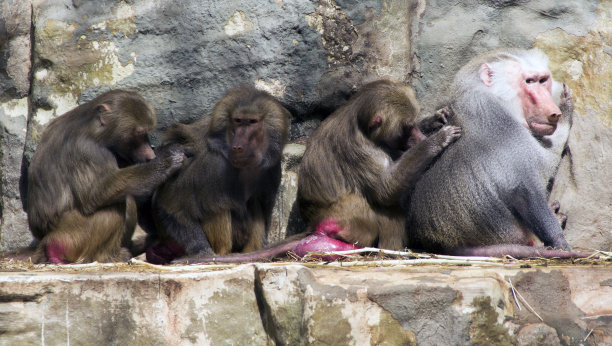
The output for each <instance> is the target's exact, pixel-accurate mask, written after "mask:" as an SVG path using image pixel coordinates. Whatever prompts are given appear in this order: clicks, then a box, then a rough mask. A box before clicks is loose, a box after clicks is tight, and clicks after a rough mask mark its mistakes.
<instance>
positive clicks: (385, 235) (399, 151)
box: [192, 80, 461, 262]
mask: <svg viewBox="0 0 612 346" xmlns="http://www.w3.org/2000/svg"><path fill="white" fill-rule="evenodd" d="M418 112H419V106H418V103H417V101H416V97H415V95H414V91H413V90H412V88H410V87H408V86H404V85H402V84H400V83H394V82H391V81H386V80H381V81H376V82H372V83H369V84H366V85H365V86H363V87H362V89H361V90H360V91H359V92H358V93H357V94H355V95H354V96H353V97H352V98H351V99H350V100H349V102H348V103H347V104H346V105H344V106H343V107H341V108H339V109H338V110H336V111H335V112H334V113H333V114H331V115H330V116H329V117H328V118H327V119H325V120H324V121H323V122H322V123H321V125H320V126H319V128H318V129H317V130H316V131H315V132H314V133H313V135H312V138H311V140H310V142H309V144H308V147H307V149H306V152H305V153H304V157H303V158H302V162H301V164H300V169H299V173H298V198H297V202H298V205H299V209H300V214H301V216H302V218H303V219H304V220H305V221H306V222H307V225H308V229H309V231H307V232H305V233H301V234H298V235H295V236H293V237H291V238H289V239H287V240H285V241H282V242H281V243H280V244H278V245H275V246H273V247H271V248H267V249H265V250H261V251H258V252H255V253H252V254H243V255H238V256H231V257H229V256H228V257H215V258H214V260H215V261H217V262H242V261H253V260H260V259H269V258H272V257H275V256H278V255H281V254H284V253H286V252H287V251H296V250H298V251H297V252H305V251H322V250H325V249H326V248H327V245H329V244H331V243H332V242H333V243H334V246H336V247H335V249H339V250H340V249H349V248H354V246H359V247H365V246H379V247H382V248H386V249H401V248H403V247H404V246H405V242H406V237H405V214H404V213H403V212H402V210H401V208H400V197H401V196H402V195H403V194H404V193H408V191H410V190H411V189H412V187H413V186H414V184H415V182H416V181H417V180H418V179H419V177H420V176H421V175H422V174H423V172H424V171H425V170H426V169H427V167H428V166H429V165H430V164H431V163H432V162H433V161H434V159H435V158H436V156H438V154H439V153H440V152H442V151H443V150H444V149H445V148H446V147H447V146H448V145H449V144H451V143H452V142H453V141H455V140H456V139H457V138H459V136H460V134H461V130H460V128H459V127H456V126H444V127H442V126H443V124H444V123H445V122H446V120H445V115H444V113H443V112H439V113H437V115H435V116H434V119H433V120H432V119H431V118H427V119H425V120H424V121H423V122H422V123H421V125H422V127H423V128H422V130H423V131H424V132H426V133H431V132H433V131H435V130H438V131H437V132H435V133H434V134H432V135H431V136H430V137H425V135H424V134H423V133H422V131H421V129H420V128H419V126H418V124H417V123H416V122H415V118H416V116H417V114H418ZM440 127H441V129H440ZM315 230H320V232H319V231H317V232H315ZM313 232H314V234H312V235H309V234H311V233H313ZM305 237H306V238H305ZM315 239H316V242H312V241H313V240H315ZM338 241H341V242H343V243H344V246H343V245H342V243H340V244H338V243H337V242H338ZM192 260H197V261H211V260H213V258H212V257H210V256H209V257H204V258H198V259H192Z"/></svg>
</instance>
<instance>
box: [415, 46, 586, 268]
mask: <svg viewBox="0 0 612 346" xmlns="http://www.w3.org/2000/svg"><path fill="white" fill-rule="evenodd" d="M554 95H560V97H557V96H554ZM451 97H452V100H451V102H450V108H451V110H452V113H454V114H453V116H451V117H450V119H449V123H451V124H454V125H456V126H460V127H461V128H462V129H463V136H462V137H461V139H460V140H459V141H457V143H455V144H453V146H451V147H450V148H448V150H446V151H445V152H444V153H442V155H441V156H440V158H439V159H438V160H437V161H436V162H435V163H434V164H433V165H432V167H431V168H430V169H429V170H427V172H425V174H423V177H422V178H421V179H420V180H419V182H417V184H416V187H415V189H414V191H412V193H410V194H409V195H407V196H406V197H405V200H404V203H403V205H404V207H405V208H406V210H407V230H408V237H409V240H410V246H411V247H414V248H419V249H423V250H427V251H432V252H438V253H448V254H457V255H475V256H479V255H482V256H503V255H511V256H514V257H520V258H524V257H535V256H537V257H584V256H582V255H580V254H577V253H573V252H567V250H569V246H568V244H567V241H566V240H565V237H564V235H563V232H562V229H561V226H560V224H559V221H558V220H557V218H556V217H555V215H554V214H553V212H552V211H551V209H550V208H549V206H548V204H547V197H548V192H547V186H548V185H549V182H550V181H551V179H552V178H554V175H555V174H556V171H557V168H558V165H559V162H560V160H561V153H562V151H563V150H564V147H565V144H566V141H567V138H568V133H569V127H570V125H571V118H572V113H573V105H572V97H571V93H570V91H569V89H568V88H567V86H565V85H563V86H562V85H561V84H559V83H557V82H555V81H554V80H553V79H552V76H551V73H550V71H549V70H548V58H547V57H546V56H545V55H544V54H543V53H542V52H541V51H539V50H535V49H534V50H519V49H505V50H498V51H493V52H490V53H487V54H484V55H481V56H478V57H476V58H474V59H472V60H471V61H470V62H469V63H468V64H466V65H465V66H464V67H463V68H461V69H460V70H459V72H458V73H457V75H456V77H455V80H454V84H453V89H452V93H451ZM554 98H557V99H558V104H559V106H557V104H556V103H555V101H554ZM537 241H541V242H542V243H543V244H544V245H545V246H549V247H553V248H555V249H559V250H565V251H558V250H548V249H545V248H542V247H534V246H531V245H534V244H537Z"/></svg>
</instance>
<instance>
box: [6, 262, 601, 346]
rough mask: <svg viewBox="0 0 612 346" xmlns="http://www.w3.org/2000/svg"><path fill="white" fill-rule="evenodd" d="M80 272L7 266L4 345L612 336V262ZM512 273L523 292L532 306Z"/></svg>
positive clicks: (500, 341)
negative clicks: (604, 264) (610, 265)
mask: <svg viewBox="0 0 612 346" xmlns="http://www.w3.org/2000/svg"><path fill="white" fill-rule="evenodd" d="M388 263H389V264H392V263H393V262H392V261H390V262H388ZM49 269H50V268H49ZM135 269H138V267H135ZM58 270H59V271H58ZM74 270H75V269H71V268H70V267H68V266H64V267H63V269H60V268H59V267H54V269H53V270H49V271H44V270H43V271H41V272H33V271H30V272H21V273H19V272H13V273H10V272H4V273H0V334H1V335H2V338H1V339H0V344H41V343H42V344H67V343H70V344H112V345H115V344H121V345H125V344H170V345H177V344H181V345H191V344H198V345H202V344H205V345H207V344H211V345H218V344H242V345H246V344H248V345H270V344H285V345H305V344H309V345H310V344H315V345H322V344H326V345H329V344H333V345H368V344H370V345H416V344H418V345H441V344H444V345H456V344H477V345H493V344H495V345H510V344H515V343H518V344H534V342H535V343H537V344H559V340H562V341H563V343H564V344H572V345H573V344H580V343H582V344H590V345H595V344H599V345H603V344H609V343H610V341H612V339H610V338H611V336H612V334H610V331H609V328H610V323H609V322H610V321H609V316H610V315H611V314H612V310H610V309H611V307H612V301H611V299H612V286H611V285H610V282H612V271H610V270H609V268H597V267H588V266H583V267H573V268H568V267H547V268H541V269H518V268H517V267H514V268H501V267H497V268H493V267H468V268H461V267H452V266H448V267H437V266H429V267H423V266H410V265H401V266H392V267H378V268H376V267H353V268H350V269H349V268H347V269H343V268H329V267H328V268H326V267H325V266H317V267H312V268H307V267H305V266H303V265H300V264H280V265H279V264H259V265H241V266H237V267H233V268H230V269H224V270H216V271H214V270H207V269H206V267H203V266H200V267H198V269H197V270H196V269H191V270H189V269H186V270H185V271H184V272H176V273H171V272H163V271H162V272H151V270H150V269H149V270H148V271H147V272H136V271H130V270H128V271H125V269H124V271H123V272H122V271H113V270H112V268H111V269H109V268H108V267H107V269H106V270H105V271H97V270H95V268H90V269H88V270H86V271H84V272H80V273H79V272H72V271H74ZM510 282H512V283H513V285H514V289H515V290H516V292H517V293H518V294H521V295H522V297H523V298H524V300H521V301H519V304H520V306H521V310H519V309H518V307H517V306H518V305H517V302H515V301H514V298H513V293H512V291H511V289H510V287H511V286H510ZM606 283H607V284H606ZM545 286H546V287H549V288H548V289H547V288H546V287H545ZM551 288H552V289H551ZM555 292H556V293H555ZM551 293H552V294H551ZM525 301H527V302H528V303H529V304H530V306H531V307H532V308H533V309H534V311H535V312H536V313H538V314H539V315H540V316H541V317H542V318H543V321H540V320H539V319H538V318H537V317H536V315H535V314H534V313H532V312H530V311H529V310H527V308H526V304H525ZM595 301H599V302H600V303H601V304H600V305H599V306H600V308H599V309H594V308H593V306H592V302H595ZM555 309H557V310H556V311H557V312H556V313H555V312H554V311H555ZM606 316H607V317H606ZM606 318H607V320H606ZM597 319H599V322H598V323H594V322H595V320H597ZM605 321H607V324H606V323H604V322H605Z"/></svg>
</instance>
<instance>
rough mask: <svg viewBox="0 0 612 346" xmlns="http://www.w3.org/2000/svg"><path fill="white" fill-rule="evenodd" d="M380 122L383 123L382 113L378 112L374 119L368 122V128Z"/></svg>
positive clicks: (378, 124)
mask: <svg viewBox="0 0 612 346" xmlns="http://www.w3.org/2000/svg"><path fill="white" fill-rule="evenodd" d="M380 124H382V115H380V114H376V116H375V117H373V118H372V120H370V122H369V123H368V129H370V130H371V129H373V128H375V127H377V126H380Z"/></svg>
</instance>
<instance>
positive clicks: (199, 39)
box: [0, 0, 612, 250]
mask: <svg viewBox="0 0 612 346" xmlns="http://www.w3.org/2000/svg"><path fill="white" fill-rule="evenodd" d="M503 46H517V47H523V48H530V47H533V46H536V47H540V48H541V49H543V50H544V51H545V52H547V53H548V55H549V56H550V60H551V65H552V70H553V74H554V77H555V78H556V79H558V80H560V81H563V82H565V83H567V84H568V85H569V86H570V88H571V89H572V90H573V93H574V96H575V103H576V112H575V117H574V127H573V130H572V134H571V137H570V148H571V156H569V157H567V158H566V159H565V160H564V162H563V164H562V169H561V171H560V173H559V176H558V179H557V183H556V185H555V189H554V191H553V196H552V197H553V198H556V199H559V200H560V201H561V205H562V211H563V212H565V213H566V214H567V215H568V218H569V221H568V226H567V230H566V235H567V239H568V241H569V243H570V245H571V246H572V247H574V248H575V249H581V250H592V249H603V250H608V249H610V248H611V247H612V233H611V232H612V187H611V182H612V154H611V153H610V151H611V150H612V149H611V148H612V87H611V84H612V0H603V1H593V0H585V1H572V0H555V1H553V0H544V1H528V0H472V1H461V2H458V1H450V0H430V1H426V0H366V1H357V0H336V1H334V0H268V1H261V0H244V1H232V0H230V1H199V0H184V1H162V0H106V1H93V0H47V1H44V0H0V166H1V167H0V174H1V176H0V178H1V179H0V198H1V199H0V207H1V209H0V211H1V214H0V217H1V225H0V250H9V249H13V248H16V247H21V246H26V245H28V244H29V243H30V242H31V241H32V237H31V235H30V233H29V231H28V228H27V221H26V215H25V213H24V211H23V207H22V200H21V198H20V196H21V193H22V192H23V188H24V186H23V183H22V179H21V177H22V172H23V171H24V170H25V169H26V168H27V165H28V162H29V159H30V158H31V155H32V153H33V151H34V149H35V147H36V143H37V140H38V139H39V137H40V134H41V132H42V130H43V129H44V127H45V125H46V124H47V123H48V122H49V121H50V120H51V119H53V118H54V117H56V116H58V115H60V114H63V113H64V112H66V111H68V110H69V109H71V108H73V107H75V106H76V105H77V104H79V103H82V102H85V101H88V100H90V99H92V98H93V97H95V96H96V95H98V94H100V93H101V92H103V91H105V90H108V89H109V88H129V89H133V90H136V91H138V92H139V93H141V94H142V95H143V96H145V97H146V98H147V99H148V100H150V101H151V102H152V103H153V105H154V106H155V108H156V110H157V113H158V118H159V125H160V128H163V127H165V126H167V125H168V124H170V123H172V122H175V121H191V120H194V119H196V118H199V117H202V116H206V115H207V114H208V112H209V111H210V109H211V108H212V106H213V104H214V102H215V100H217V99H218V98H219V97H220V96H222V95H223V94H224V93H225V91H226V90H227V89H229V88H231V87H232V86H235V85H237V84H243V83H246V84H254V85H256V86H258V87H259V88H262V89H265V90H268V91H269V92H271V93H272V94H274V95H275V96H277V97H278V98H279V99H280V100H281V101H282V102H283V103H284V104H285V105H286V106H287V107H288V108H289V109H290V110H291V112H292V113H293V116H294V119H293V122H292V131H291V137H292V139H293V140H294V142H295V143H294V144H292V145H290V146H289V147H288V149H287V151H286V152H287V155H286V159H287V160H286V162H285V164H284V166H285V168H286V171H285V174H284V183H283V188H282V190H281V192H280V194H279V195H280V196H279V202H278V203H277V207H276V211H275V213H276V214H275V215H276V222H275V229H274V230H273V232H272V234H271V235H270V238H271V239H272V240H274V239H278V238H280V237H282V236H284V234H285V232H292V231H293V229H295V228H296V227H297V228H299V224H298V225H296V224H292V223H289V226H287V225H288V216H289V215H290V214H291V213H292V209H293V198H294V197H295V185H296V184H295V183H296V175H295V167H297V163H299V157H300V155H301V153H302V152H303V150H304V143H305V139H307V138H308V135H309V133H310V132H311V131H312V130H313V129H314V128H316V126H317V124H318V122H319V121H320V119H322V118H323V117H325V116H326V115H328V114H329V113H330V112H331V111H332V110H333V109H334V108H336V107H337V106H338V105H340V104H342V103H343V102H344V101H345V100H346V98H347V97H348V95H350V94H351V93H352V92H353V91H354V90H355V89H356V88H358V87H359V86H360V85H362V84H364V83H366V82H368V81H371V80H374V79H379V78H389V79H393V80H396V81H401V82H405V83H408V84H411V85H413V86H414V87H415V88H416V90H417V93H418V96H419V98H420V100H421V102H422V106H423V108H424V112H429V111H431V110H433V109H434V108H436V107H437V106H439V105H440V104H441V103H442V101H443V100H444V98H445V95H446V94H445V92H446V90H447V87H448V85H449V83H450V81H451V80H452V77H453V75H454V73H455V71H457V69H458V68H459V67H460V66H461V65H462V64H463V63H465V62H466V61H467V60H469V59H470V58H471V57H472V56H474V55H476V54H479V53H481V52H484V51H487V50H490V49H493V48H497V47H503ZM153 140H154V142H157V141H158V133H155V134H154V135H153ZM293 212H294V211H293ZM287 229H288V230H287Z"/></svg>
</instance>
